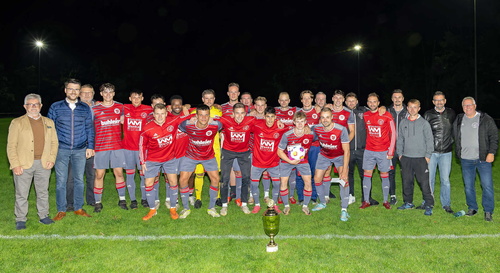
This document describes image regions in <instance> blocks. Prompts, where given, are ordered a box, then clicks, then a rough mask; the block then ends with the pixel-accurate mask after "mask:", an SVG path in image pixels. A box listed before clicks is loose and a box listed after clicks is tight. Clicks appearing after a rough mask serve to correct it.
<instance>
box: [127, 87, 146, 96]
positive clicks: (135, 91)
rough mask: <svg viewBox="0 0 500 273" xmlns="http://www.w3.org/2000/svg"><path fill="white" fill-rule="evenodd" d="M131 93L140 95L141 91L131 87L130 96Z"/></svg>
mask: <svg viewBox="0 0 500 273" xmlns="http://www.w3.org/2000/svg"><path fill="white" fill-rule="evenodd" d="M133 94H137V95H139V96H142V94H143V93H142V91H141V90H139V89H132V91H130V96H132V95H133Z"/></svg>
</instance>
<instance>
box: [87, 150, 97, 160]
mask: <svg viewBox="0 0 500 273" xmlns="http://www.w3.org/2000/svg"><path fill="white" fill-rule="evenodd" d="M94 155H95V151H94V150H93V149H87V150H85V157H86V158H87V159H89V158H91V157H93V156H94Z"/></svg>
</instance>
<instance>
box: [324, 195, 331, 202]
mask: <svg viewBox="0 0 500 273" xmlns="http://www.w3.org/2000/svg"><path fill="white" fill-rule="evenodd" d="M325 203H327V204H328V203H330V196H325Z"/></svg>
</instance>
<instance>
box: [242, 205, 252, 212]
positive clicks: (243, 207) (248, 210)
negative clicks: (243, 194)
mask: <svg viewBox="0 0 500 273" xmlns="http://www.w3.org/2000/svg"><path fill="white" fill-rule="evenodd" d="M241 210H242V211H243V213H244V214H250V209H249V208H248V207H247V206H241Z"/></svg>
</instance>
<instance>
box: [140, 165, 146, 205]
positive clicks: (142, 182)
mask: <svg viewBox="0 0 500 273" xmlns="http://www.w3.org/2000/svg"><path fill="white" fill-rule="evenodd" d="M139 177H140V178H141V184H140V185H139V187H140V188H141V198H142V199H146V186H145V184H144V181H145V180H146V179H145V178H144V173H143V172H142V170H140V171H139Z"/></svg>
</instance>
